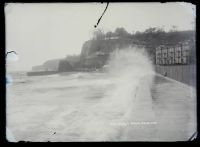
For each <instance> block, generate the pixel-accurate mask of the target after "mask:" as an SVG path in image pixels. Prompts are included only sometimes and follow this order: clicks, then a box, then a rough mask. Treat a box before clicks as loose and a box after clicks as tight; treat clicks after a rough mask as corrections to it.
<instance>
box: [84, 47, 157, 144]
mask: <svg viewBox="0 0 200 147" xmlns="http://www.w3.org/2000/svg"><path fill="white" fill-rule="evenodd" d="M106 71H107V74H108V75H107V76H108V77H109V79H110V80H111V81H112V82H113V85H112V86H113V89H112V90H111V91H107V92H106V94H105V95H106V96H105V97H103V98H102V99H101V101H100V102H99V103H98V104H96V105H94V106H93V107H91V110H90V111H93V114H94V116H92V117H91V116H90V117H91V119H90V120H88V123H87V124H86V126H85V132H86V133H85V136H84V137H86V138H85V139H84V140H95V141H107V140H112V141H117V140H124V139H127V138H126V135H130V134H129V133H130V132H128V131H127V125H129V124H130V121H132V120H134V119H132V118H131V117H133V116H134V115H133V113H132V111H133V110H134V109H133V107H136V106H137V104H138V101H134V99H135V98H136V97H137V92H138V88H140V87H141V85H139V84H141V80H142V79H144V77H145V80H146V82H145V84H147V85H145V88H146V89H144V88H143V91H142V92H144V93H146V92H149V90H150V88H151V85H152V82H153V75H154V69H153V65H152V62H151V60H150V59H149V57H148V54H147V53H146V52H145V49H143V48H131V47H129V48H125V49H120V50H116V51H114V52H113V53H112V54H111V56H110V60H109V61H108V64H107V69H106ZM149 96H150V95H149ZM137 99H138V98H137ZM148 99H149V100H151V98H150V97H149V98H148ZM143 100H145V99H144V98H143ZM136 102H137V103H136ZM138 107H140V106H138ZM150 107H151V106H150ZM135 110H136V109H135ZM134 113H136V114H138V115H140V112H134ZM142 113H143V112H142ZM148 115H149V114H148ZM94 118H95V119H94ZM132 133H134V132H132ZM124 136H125V137H124Z"/></svg>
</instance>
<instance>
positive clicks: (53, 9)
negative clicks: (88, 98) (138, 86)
mask: <svg viewBox="0 0 200 147" xmlns="http://www.w3.org/2000/svg"><path fill="white" fill-rule="evenodd" d="M105 7H106V3H49V4H47V3H40V4H39V3H38V4H37V3H35V4H34V3H30V4H28V3H26V4H23V3H8V4H7V5H6V6H5V22H6V24H5V25H6V49H5V50H6V51H11V50H14V51H16V52H17V55H18V56H17V57H13V55H12V56H10V57H8V58H7V65H6V68H7V71H29V70H31V68H32V66H35V65H41V64H43V63H44V62H45V61H47V60H50V59H60V58H64V57H66V56H67V55H73V54H80V52H81V48H82V45H83V43H84V42H85V41H87V40H89V39H91V37H92V32H93V31H94V30H95V29H102V30H103V31H104V32H107V31H114V30H115V29H116V28H117V27H124V28H125V29H126V30H127V31H128V32H129V33H133V32H136V31H144V30H146V29H147V28H149V27H163V28H164V29H165V30H166V31H167V30H169V29H170V28H171V27H172V26H173V25H174V26H177V29H178V30H191V29H194V24H195V21H196V7H195V6H194V5H192V4H190V3H109V6H108V9H107V11H106V12H105V14H104V16H103V17H102V19H101V21H100V23H99V25H98V26H97V28H94V25H96V23H97V21H98V19H99V18H100V16H101V14H102V12H103V11H104V9H105Z"/></svg>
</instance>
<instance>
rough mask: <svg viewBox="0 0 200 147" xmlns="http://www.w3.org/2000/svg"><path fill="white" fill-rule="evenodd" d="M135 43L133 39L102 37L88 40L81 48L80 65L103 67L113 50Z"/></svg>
mask: <svg viewBox="0 0 200 147" xmlns="http://www.w3.org/2000/svg"><path fill="white" fill-rule="evenodd" d="M129 45H134V43H133V40H131V39H125V38H124V39H122V38H121V39H119V38H116V39H102V40H89V41H86V42H85V43H84V44H83V46H82V50H81V55H80V65H79V66H81V67H85V68H101V67H102V66H103V65H105V64H106V61H107V60H108V58H109V55H110V53H111V52H113V51H114V50H115V49H121V48H124V47H128V46H129Z"/></svg>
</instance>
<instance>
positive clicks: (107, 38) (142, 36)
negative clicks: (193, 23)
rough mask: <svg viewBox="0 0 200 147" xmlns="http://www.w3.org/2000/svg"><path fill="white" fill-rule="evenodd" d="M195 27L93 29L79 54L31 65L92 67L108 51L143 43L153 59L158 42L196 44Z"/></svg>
mask: <svg viewBox="0 0 200 147" xmlns="http://www.w3.org/2000/svg"><path fill="white" fill-rule="evenodd" d="M195 35H196V34H195V31H190V30H189V31H176V30H172V31H170V32H165V31H163V30H162V29H160V28H149V29H147V30H145V31H144V32H135V33H132V34H130V33H128V32H127V31H126V30H125V29H124V28H117V29H116V30H115V32H107V33H103V32H102V31H101V30H97V31H96V32H94V36H93V38H92V39H91V40H88V41H86V42H85V43H84V44H83V46H82V49H81V53H80V55H68V56H67V57H66V58H64V59H56V60H49V61H47V62H45V63H44V64H43V65H40V66H35V67H33V70H36V71H38V70H53V71H55V70H58V71H62V72H63V71H72V70H77V69H91V68H101V67H103V66H104V65H105V64H106V62H107V60H108V58H109V55H110V53H111V52H113V51H114V50H116V49H123V48H125V47H128V46H140V47H144V48H145V49H146V50H147V52H148V54H149V56H151V57H152V59H155V58H154V56H155V49H156V48H157V47H158V46H159V45H169V44H170V45H176V44H179V43H183V42H188V43H189V45H190V46H191V48H192V49H193V50H194V49H195V48H196V47H195V39H196V36H195Z"/></svg>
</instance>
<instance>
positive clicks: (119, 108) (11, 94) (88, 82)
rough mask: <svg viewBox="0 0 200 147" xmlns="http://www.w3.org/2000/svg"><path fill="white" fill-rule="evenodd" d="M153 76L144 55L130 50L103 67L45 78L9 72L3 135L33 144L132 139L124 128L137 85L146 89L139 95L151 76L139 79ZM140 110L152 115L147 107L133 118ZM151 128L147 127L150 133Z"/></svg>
mask: <svg viewBox="0 0 200 147" xmlns="http://www.w3.org/2000/svg"><path fill="white" fill-rule="evenodd" d="M153 74H154V70H153V66H152V64H151V61H150V60H149V59H148V58H147V56H146V54H145V53H144V52H143V51H142V50H141V51H138V50H137V51H136V50H134V49H127V50H125V51H121V50H117V51H116V52H114V53H113V55H112V56H111V58H110V60H109V61H108V64H107V67H106V68H105V70H103V71H93V72H65V73H58V74H55V75H45V76H27V74H26V72H8V73H7V88H6V113H7V114H6V116H7V119H6V120H7V122H6V127H7V138H8V140H10V141H33V142H34V141H42V142H43V141H51V142H60V141H61V142H66V141H120V140H121V141H125V140H128V141H131V139H130V138H128V136H129V133H130V132H129V131H127V130H128V129H129V127H130V122H131V121H130V120H132V119H133V114H132V111H133V109H134V107H137V103H138V101H134V99H137V98H136V97H137V92H138V88H140V87H141V86H146V87H147V88H143V91H142V94H147V93H148V92H149V89H150V87H151V84H152V80H153V76H148V77H150V78H148V81H149V82H147V83H145V84H140V82H141V79H142V78H143V77H145V76H147V75H153ZM145 81H147V80H145ZM142 94H140V96H141V95H142ZM148 101H149V103H148V105H151V101H150V99H148V100H145V102H148ZM145 107H146V106H145ZM146 108H148V106H147V107H146ZM149 108H150V106H149ZM142 113H143V114H142ZM135 114H136V112H135ZM141 114H142V115H143V116H145V115H148V116H150V111H148V109H147V110H146V112H143V111H142V112H140V113H138V112H137V117H138V115H141ZM134 116H136V115H134ZM141 120H142V119H141ZM150 129H152V127H150ZM152 132H153V130H149V134H150V136H152V135H151V133H152ZM141 137H142V136H141Z"/></svg>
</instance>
